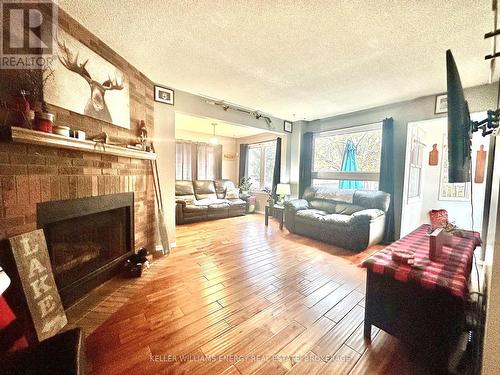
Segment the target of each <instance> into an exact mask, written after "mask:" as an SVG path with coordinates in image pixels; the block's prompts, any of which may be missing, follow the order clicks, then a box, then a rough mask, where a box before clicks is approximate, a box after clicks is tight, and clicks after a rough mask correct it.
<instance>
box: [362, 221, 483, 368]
mask: <svg viewBox="0 0 500 375" xmlns="http://www.w3.org/2000/svg"><path fill="white" fill-rule="evenodd" d="M428 231H429V228H428V226H421V227H419V228H417V229H416V230H415V231H413V232H412V233H410V234H409V235H407V236H405V237H403V238H401V239H400V240H398V241H396V242H394V243H393V244H391V245H390V246H388V247H387V248H385V249H384V250H381V251H380V252H378V253H376V254H374V255H372V256H371V257H370V258H368V259H367V260H365V261H364V262H363V266H364V267H366V268H367V279H366V301H365V322H364V336H365V338H366V339H367V340H370V339H371V326H372V325H375V326H377V327H379V328H381V329H383V330H384V331H386V332H387V333H389V334H391V335H392V336H395V337H397V338H398V339H400V340H402V341H403V342H404V343H405V344H407V345H409V346H410V347H413V348H414V349H415V353H421V354H423V355H424V358H426V362H428V363H432V364H433V365H434V366H435V367H436V368H437V369H439V370H441V369H443V368H446V366H447V361H448V358H449V356H450V354H451V352H452V351H453V350H454V347H455V345H456V344H455V343H456V342H457V340H458V337H459V336H460V334H461V332H463V330H464V327H465V308H466V300H467V296H468V281H469V276H470V272H471V267H472V258H473V252H474V249H475V247H476V246H477V245H478V244H479V243H480V239H479V236H478V234H477V233H472V232H469V233H467V234H466V237H465V238H463V237H461V238H458V237H457V238H453V241H452V244H450V246H446V247H444V250H443V254H442V256H441V257H440V259H437V261H436V262H434V261H430V259H428V246H429V245H428V243H429V237H428V233H427V232H428ZM396 250H408V251H414V254H415V259H417V260H418V261H419V262H420V265H419V266H417V267H415V266H413V267H412V266H408V265H402V264H400V263H396V262H394V261H393V260H392V252H393V251H396ZM436 270H438V271H436Z"/></svg>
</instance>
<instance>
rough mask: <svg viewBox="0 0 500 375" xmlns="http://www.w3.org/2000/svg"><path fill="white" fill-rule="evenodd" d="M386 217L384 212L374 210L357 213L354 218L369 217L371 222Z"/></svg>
mask: <svg viewBox="0 0 500 375" xmlns="http://www.w3.org/2000/svg"><path fill="white" fill-rule="evenodd" d="M384 215H385V212H384V211H382V210H378V209H376V208H372V209H366V210H362V211H358V212H355V213H354V214H353V215H352V216H368V217H369V218H370V220H373V219H376V218H378V217H380V216H384Z"/></svg>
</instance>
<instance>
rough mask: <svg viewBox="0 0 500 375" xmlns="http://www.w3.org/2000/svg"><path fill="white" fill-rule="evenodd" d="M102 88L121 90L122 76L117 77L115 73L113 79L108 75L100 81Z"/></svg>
mask: <svg viewBox="0 0 500 375" xmlns="http://www.w3.org/2000/svg"><path fill="white" fill-rule="evenodd" d="M102 87H103V88H104V90H121V89H123V78H120V80H118V78H117V77H116V75H115V78H114V79H111V78H110V76H109V75H108V79H107V80H106V81H104V82H103V83H102Z"/></svg>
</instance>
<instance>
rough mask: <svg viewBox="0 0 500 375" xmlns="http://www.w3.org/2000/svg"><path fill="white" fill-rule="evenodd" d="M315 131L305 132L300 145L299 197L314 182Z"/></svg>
mask: <svg viewBox="0 0 500 375" xmlns="http://www.w3.org/2000/svg"><path fill="white" fill-rule="evenodd" d="M312 153H313V133H311V132H308V133H304V135H303V137H302V146H301V147H300V166H299V198H302V196H303V195H304V191H305V190H306V188H307V187H309V186H311V183H312V158H313V154H312Z"/></svg>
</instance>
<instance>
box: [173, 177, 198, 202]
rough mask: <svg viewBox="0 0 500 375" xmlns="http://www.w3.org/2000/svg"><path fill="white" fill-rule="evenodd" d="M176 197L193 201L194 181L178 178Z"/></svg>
mask: <svg viewBox="0 0 500 375" xmlns="http://www.w3.org/2000/svg"><path fill="white" fill-rule="evenodd" d="M175 198H176V200H183V201H185V202H193V201H194V200H195V199H196V198H195V196H194V188H193V181H187V180H176V181H175Z"/></svg>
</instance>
